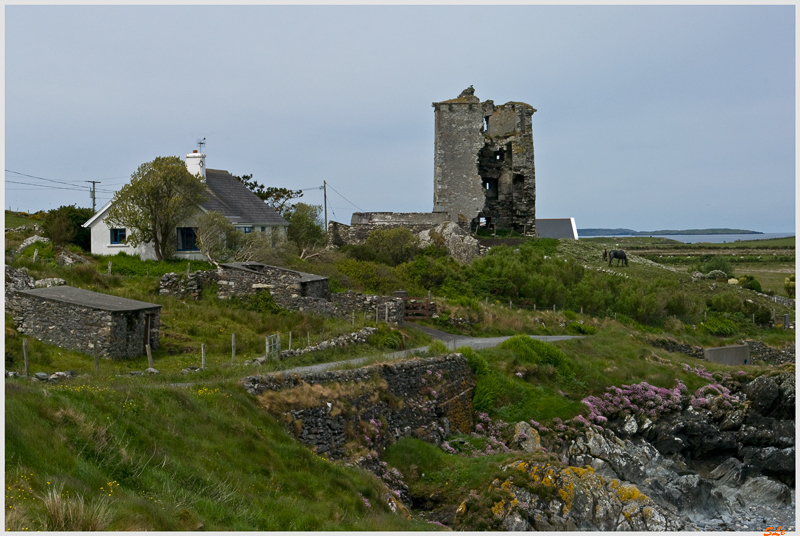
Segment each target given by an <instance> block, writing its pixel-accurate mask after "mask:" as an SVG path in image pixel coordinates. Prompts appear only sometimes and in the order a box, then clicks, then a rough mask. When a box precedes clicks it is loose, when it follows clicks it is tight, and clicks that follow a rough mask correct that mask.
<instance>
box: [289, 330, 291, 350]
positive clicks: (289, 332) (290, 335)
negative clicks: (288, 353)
mask: <svg viewBox="0 0 800 536" xmlns="http://www.w3.org/2000/svg"><path fill="white" fill-rule="evenodd" d="M291 349H292V332H291V331H290V332H289V350H291Z"/></svg>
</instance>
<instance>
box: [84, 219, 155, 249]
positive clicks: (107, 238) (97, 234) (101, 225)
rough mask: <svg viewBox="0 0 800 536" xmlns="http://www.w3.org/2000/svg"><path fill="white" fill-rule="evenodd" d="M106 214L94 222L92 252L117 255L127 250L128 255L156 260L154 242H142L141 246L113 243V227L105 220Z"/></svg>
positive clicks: (92, 227)
mask: <svg viewBox="0 0 800 536" xmlns="http://www.w3.org/2000/svg"><path fill="white" fill-rule="evenodd" d="M105 219H106V214H102V215H101V216H100V217H99V218H97V219H96V220H95V221H94V222H92V226H91V228H90V229H91V233H92V253H95V254H97V255H116V254H117V253H121V252H125V253H127V254H128V255H139V257H141V259H142V260H148V259H150V260H155V258H156V253H155V249H154V248H153V245H152V244H142V245H141V246H139V247H136V248H134V247H131V246H129V245H127V244H112V243H111V228H110V227H109V226H108V224H107V223H106V221H105Z"/></svg>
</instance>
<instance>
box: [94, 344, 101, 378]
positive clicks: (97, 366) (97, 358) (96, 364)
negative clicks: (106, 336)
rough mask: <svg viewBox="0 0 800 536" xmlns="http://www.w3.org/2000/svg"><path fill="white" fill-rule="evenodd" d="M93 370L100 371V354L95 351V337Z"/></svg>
mask: <svg viewBox="0 0 800 536" xmlns="http://www.w3.org/2000/svg"><path fill="white" fill-rule="evenodd" d="M94 371H95V372H100V356H99V355H98V353H97V337H95V338H94Z"/></svg>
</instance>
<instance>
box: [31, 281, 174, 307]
mask: <svg viewBox="0 0 800 536" xmlns="http://www.w3.org/2000/svg"><path fill="white" fill-rule="evenodd" d="M18 292H20V293H21V294H28V295H31V296H36V297H38V298H43V299H46V300H53V301H59V302H64V303H72V304H75V305H81V306H84V307H90V308H92V309H100V310H101V311H115V312H120V311H141V310H142V309H154V308H156V307H161V306H160V305H158V304H156V303H147V302H141V301H137V300H129V299H128V298H119V297H117V296H111V295H109V294H101V293H99V292H92V291H91V290H84V289H82V288H75V287H70V286H69V285H64V286H60V287H48V288H37V289H33V290H20V291H18Z"/></svg>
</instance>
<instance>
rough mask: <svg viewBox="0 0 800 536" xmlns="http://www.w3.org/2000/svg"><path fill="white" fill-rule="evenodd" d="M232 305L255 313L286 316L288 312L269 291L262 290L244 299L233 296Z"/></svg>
mask: <svg viewBox="0 0 800 536" xmlns="http://www.w3.org/2000/svg"><path fill="white" fill-rule="evenodd" d="M230 302H231V305H233V306H235V307H237V306H238V307H241V308H242V309H247V310H248V311H255V312H256V313H259V314H263V315H268V314H272V315H275V314H286V313H287V312H288V311H287V310H286V309H282V308H281V306H280V305H278V304H277V303H276V302H275V298H273V297H272V294H271V293H270V292H269V291H268V290H261V291H259V292H256V293H255V294H248V295H247V296H244V297H239V296H233V297H231V299H230Z"/></svg>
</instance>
